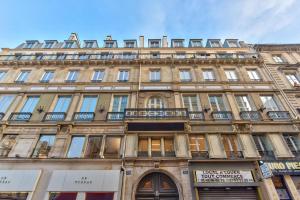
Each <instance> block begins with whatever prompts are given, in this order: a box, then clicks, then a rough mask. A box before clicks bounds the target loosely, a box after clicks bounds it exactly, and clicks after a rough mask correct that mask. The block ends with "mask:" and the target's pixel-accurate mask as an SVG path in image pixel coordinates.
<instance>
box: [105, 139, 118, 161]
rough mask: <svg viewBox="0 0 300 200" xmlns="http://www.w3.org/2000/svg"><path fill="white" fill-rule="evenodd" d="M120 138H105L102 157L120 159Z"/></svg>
mask: <svg viewBox="0 0 300 200" xmlns="http://www.w3.org/2000/svg"><path fill="white" fill-rule="evenodd" d="M120 148H121V137H119V136H107V137H106V140H105V148H104V157H106V158H107V157H120Z"/></svg>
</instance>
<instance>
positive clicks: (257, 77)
mask: <svg viewBox="0 0 300 200" xmlns="http://www.w3.org/2000/svg"><path fill="white" fill-rule="evenodd" d="M247 73H248V76H249V78H250V80H251V81H260V80H261V78H260V75H259V73H258V71H257V70H256V69H249V70H247Z"/></svg>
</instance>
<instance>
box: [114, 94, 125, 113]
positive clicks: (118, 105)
mask: <svg viewBox="0 0 300 200" xmlns="http://www.w3.org/2000/svg"><path fill="white" fill-rule="evenodd" d="M127 99H128V96H117V95H116V96H114V100H113V107H112V112H123V111H124V109H125V108H126V107H127Z"/></svg>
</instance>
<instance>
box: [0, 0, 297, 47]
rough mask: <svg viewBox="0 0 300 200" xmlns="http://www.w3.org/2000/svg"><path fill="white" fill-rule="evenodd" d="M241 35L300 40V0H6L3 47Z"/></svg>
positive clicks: (251, 39) (0, 34)
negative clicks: (70, 39) (109, 38)
mask: <svg viewBox="0 0 300 200" xmlns="http://www.w3.org/2000/svg"><path fill="white" fill-rule="evenodd" d="M72 32H76V33H78V35H79V39H80V40H88V39H97V40H98V43H100V45H101V44H102V41H103V39H104V38H105V36H106V35H112V37H113V39H117V40H119V41H122V40H123V39H138V36H140V35H144V36H145V39H148V38H152V39H156V38H162V36H163V35H167V36H168V39H171V38H184V39H186V40H187V39H189V38H203V39H209V38H211V39H214V38H220V39H226V38H236V39H240V40H243V41H246V42H248V43H300V0H73V1H71V0H2V2H1V6H0V47H1V48H3V47H9V48H14V47H16V46H17V45H18V44H20V43H22V42H24V41H25V40H40V41H43V40H47V39H49V40H50V39H56V40H59V41H62V40H65V39H68V37H69V35H70V33H72Z"/></svg>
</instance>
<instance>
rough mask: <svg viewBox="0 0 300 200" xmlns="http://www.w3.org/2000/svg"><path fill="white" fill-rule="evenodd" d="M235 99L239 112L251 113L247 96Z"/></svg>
mask: <svg viewBox="0 0 300 200" xmlns="http://www.w3.org/2000/svg"><path fill="white" fill-rule="evenodd" d="M235 99H236V102H237V104H238V107H239V109H240V111H251V110H252V108H251V105H250V102H249V99H248V97H247V96H245V95H244V96H242V95H241V96H236V97H235Z"/></svg>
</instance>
